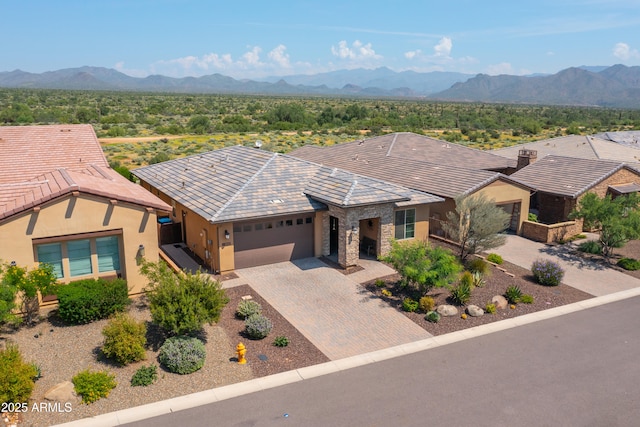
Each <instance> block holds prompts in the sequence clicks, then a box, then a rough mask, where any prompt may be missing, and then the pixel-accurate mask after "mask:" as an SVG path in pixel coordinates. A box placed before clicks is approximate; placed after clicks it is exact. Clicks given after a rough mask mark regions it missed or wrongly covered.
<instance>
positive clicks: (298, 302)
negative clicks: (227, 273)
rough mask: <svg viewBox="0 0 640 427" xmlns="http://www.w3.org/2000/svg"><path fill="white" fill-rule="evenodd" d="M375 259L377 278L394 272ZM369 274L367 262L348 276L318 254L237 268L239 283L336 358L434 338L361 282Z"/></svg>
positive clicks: (372, 266) (326, 352)
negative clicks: (363, 286)
mask: <svg viewBox="0 0 640 427" xmlns="http://www.w3.org/2000/svg"><path fill="white" fill-rule="evenodd" d="M372 262H373V263H375V264H371V266H370V267H369V270H370V271H371V273H373V274H374V275H375V276H376V277H380V276H384V275H388V274H391V273H393V270H391V269H389V268H388V267H386V266H384V265H383V264H380V263H377V262H374V261H372ZM366 273H367V266H366V265H365V269H364V270H363V271H360V272H357V273H354V275H347V276H345V275H343V274H342V273H340V272H338V271H336V270H335V269H333V268H331V267H329V266H327V265H326V264H325V263H323V262H322V261H320V260H319V259H317V258H306V259H302V260H296V261H294V262H283V263H278V264H272V265H265V266H260V267H251V268H245V269H240V270H236V274H237V275H238V276H239V279H240V280H238V279H234V282H238V281H239V282H244V283H248V284H249V285H250V286H251V287H252V288H253V289H254V290H255V291H256V292H258V293H259V294H260V295H261V296H262V297H263V298H264V299H265V300H267V302H268V303H269V304H271V306H273V307H274V308H275V309H276V310H278V312H280V314H282V315H283V316H284V317H285V318H286V319H287V320H288V321H289V322H290V323H291V324H292V325H293V326H295V327H296V328H297V329H298V330H299V331H300V332H301V333H302V334H303V335H304V336H305V337H306V338H307V339H308V340H309V341H311V342H312V343H313V344H314V345H315V346H316V347H317V348H319V349H320V351H322V352H323V353H324V354H325V355H326V356H327V357H329V359H331V360H337V359H342V358H345V357H350V356H355V355H359V354H362V353H367V352H370V351H375V350H381V349H384V348H388V347H392V346H396V345H400V344H406V343H410V342H414V341H417V340H421V339H425V338H429V337H431V334H429V333H428V332H427V331H425V330H424V329H422V328H420V327H419V326H417V325H416V324H415V323H413V322H412V321H411V320H409V319H407V318H406V317H405V316H404V315H403V314H402V313H399V312H398V311H396V310H395V309H394V308H392V307H390V306H389V305H388V304H386V303H385V302H384V301H381V300H380V299H378V298H375V297H372V295H371V294H370V293H369V292H368V291H367V290H366V289H364V288H362V287H361V286H359V284H358V282H363V281H365V280H363V279H365V278H366ZM350 276H354V278H356V280H358V282H356V281H355V280H352V279H351V277H350ZM373 278H375V277H371V279H373Z"/></svg>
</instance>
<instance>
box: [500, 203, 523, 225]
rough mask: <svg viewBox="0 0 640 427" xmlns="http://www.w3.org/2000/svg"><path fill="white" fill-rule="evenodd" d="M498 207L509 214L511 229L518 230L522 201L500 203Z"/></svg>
mask: <svg viewBox="0 0 640 427" xmlns="http://www.w3.org/2000/svg"><path fill="white" fill-rule="evenodd" d="M498 207H499V208H502V209H503V210H504V211H505V212H506V213H508V214H509V217H510V219H509V228H508V229H509V231H518V225H520V202H518V203H507V204H504V205H498Z"/></svg>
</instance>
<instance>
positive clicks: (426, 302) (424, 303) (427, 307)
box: [418, 296, 436, 313]
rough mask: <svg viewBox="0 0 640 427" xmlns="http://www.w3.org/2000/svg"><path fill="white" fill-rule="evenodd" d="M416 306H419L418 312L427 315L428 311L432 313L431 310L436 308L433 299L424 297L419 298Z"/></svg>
mask: <svg viewBox="0 0 640 427" xmlns="http://www.w3.org/2000/svg"><path fill="white" fill-rule="evenodd" d="M418 305H419V306H420V310H421V311H422V312H423V313H428V312H430V311H433V309H434V308H435V306H436V301H435V300H434V299H433V297H430V296H424V297H422V298H420V301H419V302H418Z"/></svg>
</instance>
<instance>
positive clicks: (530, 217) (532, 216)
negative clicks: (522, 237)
mask: <svg viewBox="0 0 640 427" xmlns="http://www.w3.org/2000/svg"><path fill="white" fill-rule="evenodd" d="M527 220H528V221H531V222H538V215H536V214H534V213H531V212H529V215H528V216H527Z"/></svg>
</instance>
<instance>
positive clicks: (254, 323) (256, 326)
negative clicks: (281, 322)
mask: <svg viewBox="0 0 640 427" xmlns="http://www.w3.org/2000/svg"><path fill="white" fill-rule="evenodd" d="M244 327H245V332H246V333H247V336H248V337H249V338H251V339H254V340H260V339H262V338H265V337H266V336H267V335H269V333H270V332H271V328H272V327H273V324H272V323H271V320H269V319H267V318H266V317H264V316H263V315H262V314H252V315H251V316H249V317H247V318H246V319H245V321H244Z"/></svg>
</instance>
